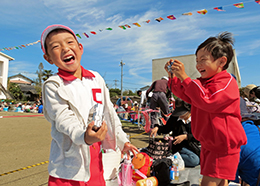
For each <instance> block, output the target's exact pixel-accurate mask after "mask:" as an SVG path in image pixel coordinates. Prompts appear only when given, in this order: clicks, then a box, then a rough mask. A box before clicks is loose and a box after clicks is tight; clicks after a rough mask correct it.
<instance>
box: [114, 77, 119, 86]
mask: <svg viewBox="0 0 260 186" xmlns="http://www.w3.org/2000/svg"><path fill="white" fill-rule="evenodd" d="M114 82H115V88H117V82H118V80H117V79H115V80H114Z"/></svg>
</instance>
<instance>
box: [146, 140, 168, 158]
mask: <svg viewBox="0 0 260 186" xmlns="http://www.w3.org/2000/svg"><path fill="white" fill-rule="evenodd" d="M145 153H147V154H148V155H149V156H150V157H152V158H153V159H154V160H157V159H162V158H166V157H167V156H170V155H171V150H170V145H169V140H165V139H163V138H154V139H152V138H150V139H149V145H148V147H147V148H146V152H145Z"/></svg>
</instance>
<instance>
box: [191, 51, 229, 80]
mask: <svg viewBox="0 0 260 186" xmlns="http://www.w3.org/2000/svg"><path fill="white" fill-rule="evenodd" d="M196 62H197V64H196V68H197V70H198V71H199V73H200V74H201V78H206V79H209V78H211V77H213V76H214V75H216V74H217V73H219V72H221V71H222V69H223V66H224V65H225V64H226V57H225V56H223V57H220V58H218V59H216V60H214V58H213V56H212V55H211V53H210V52H209V51H207V50H206V49H205V48H201V49H200V50H199V51H198V52H197V58H196Z"/></svg>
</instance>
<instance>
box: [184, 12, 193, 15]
mask: <svg viewBox="0 0 260 186" xmlns="http://www.w3.org/2000/svg"><path fill="white" fill-rule="evenodd" d="M182 15H187V16H191V15H192V13H191V12H187V13H183V14H182Z"/></svg>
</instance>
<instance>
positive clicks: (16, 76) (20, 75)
mask: <svg viewBox="0 0 260 186" xmlns="http://www.w3.org/2000/svg"><path fill="white" fill-rule="evenodd" d="M19 77H20V78H23V79H24V80H27V81H28V82H30V83H33V82H34V81H33V80H31V79H30V78H28V77H26V76H24V75H23V74H21V73H19V74H16V75H13V76H9V79H10V81H11V82H13V83H23V82H25V81H21V80H19V81H18V80H12V79H14V78H19ZM15 81H17V82H15ZM28 82H26V84H28Z"/></svg>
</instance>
